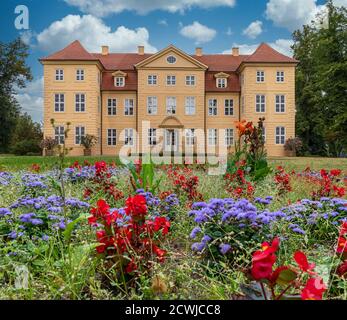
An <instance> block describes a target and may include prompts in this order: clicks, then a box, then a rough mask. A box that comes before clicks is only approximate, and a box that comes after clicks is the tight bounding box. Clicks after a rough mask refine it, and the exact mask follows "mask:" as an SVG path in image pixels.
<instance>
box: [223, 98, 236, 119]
mask: <svg viewBox="0 0 347 320" xmlns="http://www.w3.org/2000/svg"><path fill="white" fill-rule="evenodd" d="M224 107H225V109H224V114H225V115H226V116H232V115H234V100H233V99H226V100H225V102H224Z"/></svg>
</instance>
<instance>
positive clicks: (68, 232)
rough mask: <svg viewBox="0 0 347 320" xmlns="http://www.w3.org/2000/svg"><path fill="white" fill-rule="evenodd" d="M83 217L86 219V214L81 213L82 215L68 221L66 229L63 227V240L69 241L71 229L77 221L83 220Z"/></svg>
mask: <svg viewBox="0 0 347 320" xmlns="http://www.w3.org/2000/svg"><path fill="white" fill-rule="evenodd" d="M84 219H87V216H86V215H82V216H80V217H78V218H77V219H75V220H74V221H72V222H70V223H69V224H68V225H67V226H66V229H65V231H64V232H63V235H64V239H65V241H67V242H70V239H71V234H72V231H73V229H74V227H75V225H76V224H77V223H79V222H80V221H82V220H84Z"/></svg>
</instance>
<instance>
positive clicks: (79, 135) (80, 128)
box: [75, 126, 86, 146]
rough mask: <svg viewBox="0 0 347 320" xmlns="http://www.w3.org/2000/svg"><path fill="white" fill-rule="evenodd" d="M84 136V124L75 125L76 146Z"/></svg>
mask: <svg viewBox="0 0 347 320" xmlns="http://www.w3.org/2000/svg"><path fill="white" fill-rule="evenodd" d="M82 131H83V132H82ZM85 136H86V127H85V126H77V127H75V145H77V146H79V145H81V143H82V138H83V137H85Z"/></svg>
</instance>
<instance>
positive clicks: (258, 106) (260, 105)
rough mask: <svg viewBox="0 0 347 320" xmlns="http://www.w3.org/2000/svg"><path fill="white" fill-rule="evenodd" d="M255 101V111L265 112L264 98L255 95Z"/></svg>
mask: <svg viewBox="0 0 347 320" xmlns="http://www.w3.org/2000/svg"><path fill="white" fill-rule="evenodd" d="M255 100H256V101H255V111H256V112H265V96H264V95H260V94H257V96H256V98H255Z"/></svg>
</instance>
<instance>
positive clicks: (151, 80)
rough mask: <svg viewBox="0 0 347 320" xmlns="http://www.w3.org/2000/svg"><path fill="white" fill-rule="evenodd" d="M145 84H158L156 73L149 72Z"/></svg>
mask: <svg viewBox="0 0 347 320" xmlns="http://www.w3.org/2000/svg"><path fill="white" fill-rule="evenodd" d="M147 84H148V85H149V86H156V85H157V84H158V76H157V75H156V74H149V75H148V77H147Z"/></svg>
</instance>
